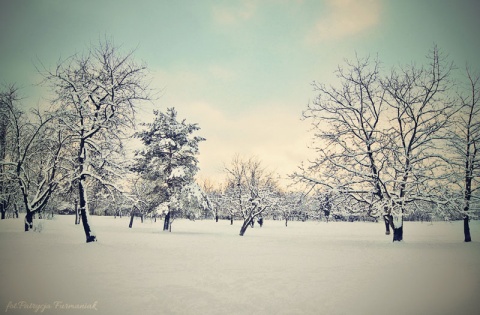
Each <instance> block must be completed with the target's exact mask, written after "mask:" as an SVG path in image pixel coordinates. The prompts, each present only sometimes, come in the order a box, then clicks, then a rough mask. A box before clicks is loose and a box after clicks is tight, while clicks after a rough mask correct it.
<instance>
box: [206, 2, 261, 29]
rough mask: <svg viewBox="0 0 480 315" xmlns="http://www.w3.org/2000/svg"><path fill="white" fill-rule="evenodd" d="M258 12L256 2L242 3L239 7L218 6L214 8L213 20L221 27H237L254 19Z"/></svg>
mask: <svg viewBox="0 0 480 315" xmlns="http://www.w3.org/2000/svg"><path fill="white" fill-rule="evenodd" d="M256 10H257V3H256V2H255V1H241V2H240V5H238V6H226V5H218V6H214V7H213V18H214V20H215V22H217V23H218V24H220V25H235V24H238V23H239V22H242V21H246V20H249V19H250V18H252V16H253V15H254V14H255V12H256Z"/></svg>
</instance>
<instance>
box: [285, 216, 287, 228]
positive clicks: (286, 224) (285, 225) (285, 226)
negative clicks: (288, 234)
mask: <svg viewBox="0 0 480 315" xmlns="http://www.w3.org/2000/svg"><path fill="white" fill-rule="evenodd" d="M285 227H288V218H285Z"/></svg>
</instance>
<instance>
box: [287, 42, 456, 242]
mask: <svg viewBox="0 0 480 315" xmlns="http://www.w3.org/2000/svg"><path fill="white" fill-rule="evenodd" d="M428 60H429V65H428V66H417V65H411V66H405V67H401V68H400V69H399V70H396V69H392V71H391V72H390V74H389V75H388V76H385V77H384V78H382V76H381V73H380V67H379V65H380V63H379V61H377V60H375V61H374V62H372V61H370V59H368V58H367V59H359V58H357V62H356V63H349V62H347V67H346V68H342V67H339V69H338V71H337V75H338V78H339V79H340V87H334V86H330V87H327V86H325V85H323V84H314V87H315V90H316V92H318V93H319V94H318V96H317V98H316V99H315V100H314V102H313V104H311V105H309V107H308V109H307V111H306V112H305V117H306V118H307V119H310V120H311V121H312V123H313V126H314V129H315V131H316V135H315V140H317V143H316V146H315V149H316V150H317V152H318V158H317V159H316V160H315V161H313V163H311V164H310V165H309V166H308V167H302V168H301V171H300V172H297V173H295V174H294V176H293V177H294V178H295V179H297V180H299V181H301V182H303V183H307V184H309V185H314V186H316V185H320V186H322V187H323V189H324V190H325V191H327V192H332V193H333V194H334V195H336V196H337V197H338V198H347V195H348V198H347V199H346V201H348V202H349V203H351V207H349V208H350V209H352V210H353V211H358V209H364V211H366V213H367V215H369V216H374V217H379V216H380V215H382V214H383V215H384V216H385V218H386V219H387V225H386V226H387V227H389V226H391V227H392V228H393V230H394V233H393V234H394V235H393V240H394V241H401V240H402V239H403V216H404V215H405V214H406V211H407V209H412V211H414V210H413V209H415V208H414V207H411V206H407V204H411V205H415V202H416V201H419V200H422V201H426V202H440V203H441V202H446V201H445V200H439V197H441V195H439V194H438V189H437V188H438V186H442V185H444V183H445V180H446V179H445V177H444V175H445V172H446V163H445V159H444V153H445V152H442V151H441V150H442V148H444V147H445V145H444V144H445V139H446V137H445V130H446V128H447V127H448V124H449V122H450V117H452V115H453V113H454V106H453V103H452V102H451V100H450V99H449V96H448V92H449V91H450V88H451V82H450V81H449V75H450V71H451V69H452V65H451V64H449V63H447V62H446V61H445V59H444V58H442V56H441V55H440V53H439V51H438V49H437V48H436V47H435V48H434V49H433V51H432V53H431V55H430V57H429V59H428ZM337 197H336V198H337Z"/></svg>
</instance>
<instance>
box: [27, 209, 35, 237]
mask: <svg viewBox="0 0 480 315" xmlns="http://www.w3.org/2000/svg"><path fill="white" fill-rule="evenodd" d="M31 229H33V213H32V212H30V211H29V210H28V209H27V214H26V215H25V232H28V231H30V230H31Z"/></svg>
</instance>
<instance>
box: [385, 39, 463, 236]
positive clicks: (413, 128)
mask: <svg viewBox="0 0 480 315" xmlns="http://www.w3.org/2000/svg"><path fill="white" fill-rule="evenodd" d="M428 61H429V64H428V65H427V66H417V65H414V64H412V65H409V66H404V67H401V68H400V69H399V70H396V69H393V70H392V71H391V73H390V75H389V76H388V77H386V79H385V80H384V81H383V87H384V89H385V91H386V92H387V97H386V98H385V99H386V101H387V103H388V105H389V106H390V109H391V110H392V116H391V119H392V120H391V127H390V128H389V129H388V135H389V137H390V152H391V155H390V156H391V159H390V161H389V169H388V170H389V172H387V173H386V175H387V176H386V177H385V180H384V182H386V183H388V189H389V195H390V203H389V205H388V207H387V213H388V215H389V217H390V224H391V226H392V228H393V230H394V233H393V234H394V235H393V240H394V241H401V240H402V239H403V216H404V214H405V211H406V209H407V206H409V205H411V206H412V207H414V206H415V202H416V201H424V202H425V201H426V202H431V203H444V202H445V200H442V196H441V195H439V194H436V193H435V191H438V186H439V185H442V183H445V180H446V179H445V177H444V172H445V168H446V152H445V148H446V139H447V136H446V133H447V131H448V128H449V127H450V126H451V122H452V120H451V118H452V116H453V115H454V114H455V111H456V107H455V103H454V102H453V100H452V99H451V97H450V96H449V94H450V93H451V92H452V87H453V85H452V81H451V79H450V73H451V71H452V68H453V63H451V62H448V60H447V59H446V58H445V57H444V56H442V54H441V52H440V51H439V49H438V47H437V46H435V47H434V48H433V49H432V51H431V52H430V55H429V56H428Z"/></svg>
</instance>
